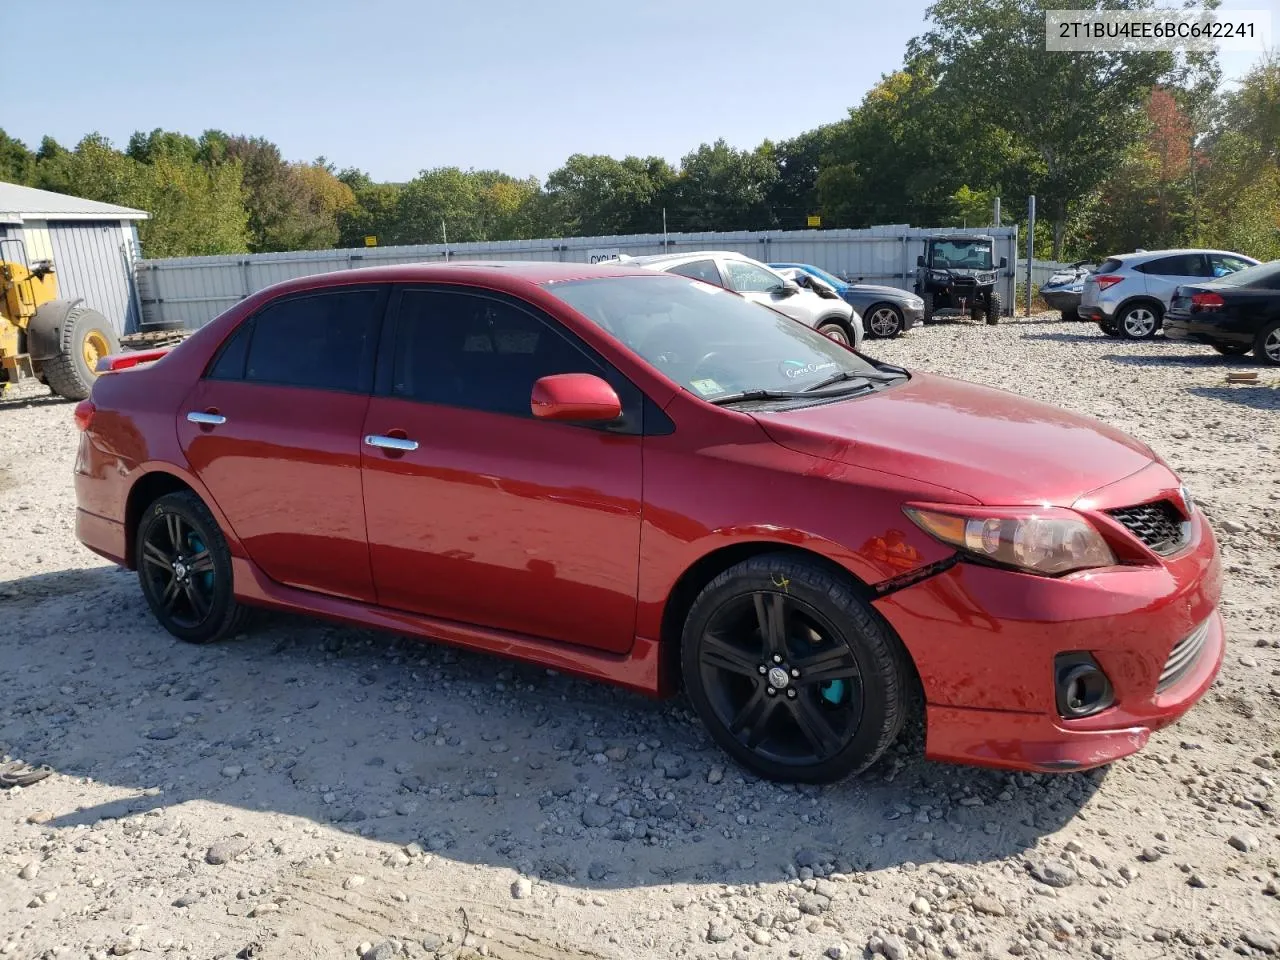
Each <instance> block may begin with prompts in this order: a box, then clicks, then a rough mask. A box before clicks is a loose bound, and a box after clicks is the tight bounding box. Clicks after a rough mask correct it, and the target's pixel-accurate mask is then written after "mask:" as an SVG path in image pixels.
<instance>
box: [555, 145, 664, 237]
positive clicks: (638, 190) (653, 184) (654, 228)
mask: <svg viewBox="0 0 1280 960" xmlns="http://www.w3.org/2000/svg"><path fill="white" fill-rule="evenodd" d="M675 178H676V174H675V171H673V170H672V169H671V166H670V165H669V164H668V163H667V162H666V161H665V160H663V159H662V158H661V157H624V158H623V159H622V160H617V159H615V158H613V157H608V156H603V155H599V154H597V155H594V156H588V155H586V154H582V153H575V154H574V155H573V156H571V157H570V158H569V159H568V160H566V161H565V164H564V166H562V167H560V168H559V169H558V170H555V171H553V172H552V173H551V175H550V176H549V177H547V185H546V204H545V212H544V214H543V217H542V218H543V219H544V220H549V221H550V222H549V223H548V224H547V226H549V227H550V230H549V232H550V233H552V234H553V235H559V236H571V237H572V236H610V235H613V234H622V233H656V232H658V231H660V230H661V229H662V203H663V200H664V199H665V198H666V196H667V194H668V192H669V190H670V189H671V185H672V183H673V182H674V180H675Z"/></svg>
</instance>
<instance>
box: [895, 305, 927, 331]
mask: <svg viewBox="0 0 1280 960" xmlns="http://www.w3.org/2000/svg"><path fill="white" fill-rule="evenodd" d="M898 309H899V310H901V311H902V328H903V329H904V330H910V329H911V328H912V327H922V326H924V304H923V303H921V304H920V306H918V307H915V306H912V305H911V304H909V303H900V304H898Z"/></svg>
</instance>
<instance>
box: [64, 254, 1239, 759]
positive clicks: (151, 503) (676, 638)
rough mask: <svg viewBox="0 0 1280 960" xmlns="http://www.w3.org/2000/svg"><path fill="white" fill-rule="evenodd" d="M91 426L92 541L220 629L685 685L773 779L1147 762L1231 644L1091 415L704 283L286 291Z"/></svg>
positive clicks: (88, 539)
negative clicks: (297, 625)
mask: <svg viewBox="0 0 1280 960" xmlns="http://www.w3.org/2000/svg"><path fill="white" fill-rule="evenodd" d="M102 367H103V368H104V369H105V370H108V371H111V372H107V373H105V374H104V375H103V376H100V377H99V378H98V381H97V383H96V384H95V386H94V389H93V395H92V397H91V398H90V399H89V400H86V401H84V402H83V403H81V404H80V406H79V407H78V408H77V410H76V419H77V421H78V423H79V425H80V426H81V428H82V429H83V437H82V439H81V443H80V449H79V455H78V457H77V460H76V465H75V482H76V493H77V498H78V510H77V516H76V529H77V533H78V536H79V538H80V540H81V541H82V542H83V543H84V544H85V545H86V546H88V547H89V548H90V549H91V550H93V551H95V552H97V553H99V554H101V555H102V556H104V557H107V558H108V559H110V560H113V561H115V562H117V563H120V564H123V565H125V566H127V567H130V568H132V569H136V570H137V572H138V579H139V582H140V584H141V588H142V592H143V594H144V595H145V597H146V599H147V602H148V603H149V605H150V607H151V609H152V610H153V611H154V613H155V615H156V617H157V619H158V620H159V621H160V622H161V624H163V625H164V627H165V628H166V629H167V630H168V631H169V632H170V633H172V634H174V635H175V636H177V637H178V638H180V639H182V640H186V641H190V642H193V643H205V642H209V641H213V640H217V639H219V638H222V637H225V636H228V635H229V634H231V633H233V632H234V631H236V630H237V628H238V626H239V625H240V623H241V620H242V616H243V614H244V612H245V609H246V607H251V606H263V607H275V608H280V609H286V610H294V611H301V612H309V613H314V614H317V615H320V616H324V617H329V618H333V619H337V620H342V621H346V622H348V623H353V624H360V625H365V626H374V627H382V628H386V629H389V630H394V631H398V632H401V633H408V634H413V635H417V636H420V637H424V638H431V639H435V640H441V641H445V642H449V643H455V644H460V645H463V646H468V647H474V648H478V649H481V650H488V651H493V652H495V653H501V654H504V655H506V656H510V657H516V658H519V659H522V660H527V661H530V662H533V663H538V664H543V665H546V666H548V667H555V668H557V669H559V670H564V671H569V672H572V673H576V674H579V675H582V676H586V677H595V678H599V679H602V680H607V681H611V682H614V683H619V684H622V685H624V686H627V687H631V688H633V689H636V690H641V691H644V692H646V693H650V694H657V695H662V694H668V693H672V692H674V691H676V690H677V689H678V688H679V687H680V686H681V684H683V686H684V688H685V690H686V691H687V692H688V695H689V697H690V698H691V700H692V702H693V704H694V706H695V707H696V708H697V710H698V712H699V713H700V714H701V716H702V718H703V720H704V721H705V722H706V724H707V726H708V728H709V729H710V731H711V733H712V734H713V735H714V737H715V739H716V740H717V741H718V742H719V743H720V744H721V745H722V746H723V747H724V749H725V750H726V751H728V752H729V753H730V754H731V755H733V756H734V757H735V758H736V759H737V760H738V761H739V762H740V763H741V764H742V765H743V766H745V767H747V768H749V769H750V770H752V771H754V772H756V773H758V774H760V775H763V776H766V777H771V778H776V779H787V780H805V781H826V780H832V779H835V778H838V777H842V776H845V775H847V774H851V773H854V772H857V771H861V770H863V769H865V768H866V767H867V766H869V765H870V764H871V763H872V762H874V761H875V759H876V758H877V757H878V756H879V755H880V754H881V753H882V751H884V749H885V748H886V747H887V746H888V745H889V744H890V743H891V742H892V741H893V740H894V738H895V737H896V736H897V735H898V733H899V730H900V729H901V727H902V724H903V721H904V718H905V717H906V716H907V713H908V711H909V710H912V709H915V708H916V707H917V706H920V705H922V707H923V710H924V714H925V719H926V724H927V731H928V733H927V747H926V749H927V752H928V755H929V756H931V757H934V758H937V759H942V760H949V761H958V762H966V763H977V764H985V765H990V766H999V767H1010V768H1016V769H1026V770H1044V771H1053V770H1080V769H1084V768H1088V767H1093V766H1097V765H1100V764H1105V763H1107V762H1109V761H1112V760H1115V759H1116V758H1118V757H1121V756H1124V755H1126V754H1129V753H1132V752H1134V751H1135V750H1138V749H1139V748H1141V747H1142V746H1143V744H1144V743H1145V742H1146V740H1147V737H1148V736H1149V734H1150V733H1151V731H1153V730H1155V729H1157V728H1159V727H1162V726H1164V725H1166V724H1168V723H1170V722H1172V721H1173V720H1175V719H1177V718H1178V717H1179V716H1180V715H1181V714H1183V713H1184V712H1185V711H1186V710H1187V709H1189V708H1190V707H1191V705H1192V704H1193V703H1195V702H1196V700H1197V699H1199V698H1200V696H1201V695H1202V694H1203V693H1204V692H1205V690H1206V689H1207V688H1208V687H1209V685H1210V684H1211V683H1212V681H1213V679H1214V676H1215V675H1216V673H1217V671H1218V668H1219V666H1220V664H1221V661H1222V655H1223V643H1224V641H1223V630H1222V621H1221V618H1220V616H1219V614H1218V611H1217V605H1218V599H1219V593H1220V589H1221V572H1220V566H1219V560H1218V554H1217V547H1216V543H1215V541H1214V538H1213V534H1212V532H1211V531H1210V529H1209V525H1208V523H1207V522H1206V520H1205V517H1204V515H1203V513H1201V512H1200V511H1199V510H1197V509H1196V507H1195V505H1194V504H1193V503H1192V501H1191V498H1190V497H1189V496H1188V494H1187V492H1186V490H1185V489H1184V488H1183V486H1182V484H1181V483H1180V482H1179V479H1178V477H1177V476H1175V474H1174V473H1173V472H1172V471H1171V470H1170V469H1169V468H1168V467H1167V466H1166V465H1165V464H1164V462H1163V461H1161V460H1160V458H1159V457H1157V456H1156V455H1155V454H1154V453H1153V452H1152V451H1151V450H1150V449H1149V448H1148V447H1146V446H1145V445H1143V444H1141V443H1139V442H1137V441H1136V440H1133V439H1131V438H1130V437H1128V436H1126V435H1124V434H1123V433H1120V432H1118V431H1116V430H1112V429H1110V428H1109V427H1106V426H1104V425H1102V424H1101V423H1098V422H1096V421H1093V420H1090V419H1088V418H1085V417H1080V416H1075V415H1073V414H1070V413H1066V412H1064V411H1062V410H1059V409H1056V408H1054V407H1051V406H1047V405H1045V404H1042V403H1037V402H1035V401H1031V400H1026V399H1022V398H1020V397H1017V396H1014V395H1012V394H1009V393H1005V392H1003V391H999V390H993V389H988V388H984V387H978V386H975V385H972V384H969V383H965V382H962V381H957V380H949V379H945V378H942V377H936V376H932V375H929V374H924V373H916V372H908V371H907V370H904V369H901V368H899V367H893V366H889V365H886V364H883V363H879V362H876V361H874V360H871V359H869V358H867V357H864V356H861V355H859V354H857V353H854V352H852V351H850V350H849V349H847V348H845V347H843V346H840V345H838V344H836V343H834V342H832V341H831V340H828V339H827V338H826V337H823V336H821V335H820V334H817V333H815V332H814V331H812V330H810V329H809V328H807V327H805V326H804V325H802V324H800V323H796V322H794V321H792V320H789V319H787V318H785V317H782V316H780V315H778V314H776V313H774V312H773V311H771V310H769V309H767V308H765V307H762V306H759V305H756V304H752V303H748V302H746V301H744V300H743V299H741V298H740V297H737V296H735V295H734V294H732V293H730V292H727V291H724V290H720V289H718V288H715V287H711V286H708V285H706V284H702V283H699V282H698V281H696V280H690V279H686V278H684V277H680V276H674V275H670V274H655V273H652V272H649V271H643V270H637V269H630V268H622V267H586V266H580V265H573V264H551V263H502V264H499V263H475V264H436V265H416V266H400V267H387V268H380V269H372V270H352V271H345V272H342V273H334V274H329V275H325V276H318V277H307V278H305V279H300V280H294V281H290V282H287V283H284V284H280V285H278V286H275V287H272V288H271V289H269V290H264V291H262V292H260V293H258V294H256V295H255V296H253V297H250V298H249V299H247V300H245V301H243V302H242V303H240V304H238V305H237V306H235V307H234V308H232V309H231V310H229V311H227V312H226V313H224V314H223V315H221V316H220V317H218V318H217V319H216V320H214V321H213V322H211V323H210V324H208V325H207V326H205V327H204V328H202V329H201V330H199V331H198V332H197V333H196V334H195V335H193V336H192V337H190V338H189V339H188V340H186V341H185V342H184V343H182V344H181V345H180V346H178V347H177V348H175V349H173V350H172V351H169V352H162V351H159V352H155V353H151V354H125V355H122V356H120V357H114V358H109V359H107V360H105V361H103V364H102Z"/></svg>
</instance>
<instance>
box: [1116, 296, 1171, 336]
mask: <svg viewBox="0 0 1280 960" xmlns="http://www.w3.org/2000/svg"><path fill="white" fill-rule="evenodd" d="M1115 324H1116V327H1117V329H1119V331H1120V336H1122V337H1124V338H1125V339H1126V340H1150V339H1151V338H1152V337H1154V336H1155V335H1156V331H1157V330H1159V329H1160V311H1159V310H1158V309H1156V308H1155V307H1154V306H1152V305H1151V304H1148V303H1135V304H1133V305H1132V306H1128V307H1125V308H1124V309H1123V310H1122V311H1120V313H1119V314H1118V315H1117V316H1116V320H1115Z"/></svg>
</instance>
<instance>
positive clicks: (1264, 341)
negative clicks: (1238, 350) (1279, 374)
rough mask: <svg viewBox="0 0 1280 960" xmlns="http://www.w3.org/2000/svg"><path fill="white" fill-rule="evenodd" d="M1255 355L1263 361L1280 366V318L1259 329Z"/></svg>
mask: <svg viewBox="0 0 1280 960" xmlns="http://www.w3.org/2000/svg"><path fill="white" fill-rule="evenodd" d="M1253 355H1254V356H1255V357H1257V358H1258V359H1259V360H1261V361H1262V362H1263V363H1266V364H1269V365H1271V366H1273V367H1276V366H1280V320H1276V321H1274V322H1272V323H1269V324H1267V325H1266V326H1265V327H1263V328H1262V329H1261V330H1259V331H1258V336H1257V337H1256V338H1255V339H1254V341H1253Z"/></svg>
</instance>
